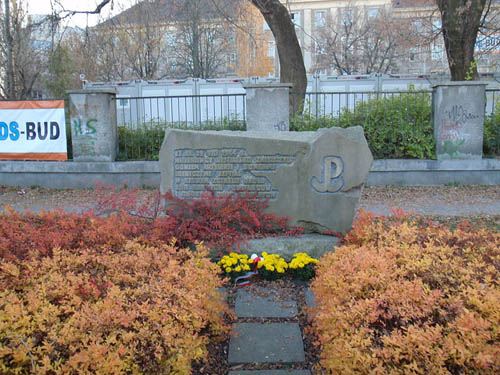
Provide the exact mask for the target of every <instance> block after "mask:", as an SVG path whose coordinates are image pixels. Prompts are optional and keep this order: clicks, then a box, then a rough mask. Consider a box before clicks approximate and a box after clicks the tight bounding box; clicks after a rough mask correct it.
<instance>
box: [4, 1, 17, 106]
mask: <svg viewBox="0 0 500 375" xmlns="http://www.w3.org/2000/svg"><path fill="white" fill-rule="evenodd" d="M9 2H10V1H9V0H4V14H3V16H4V28H3V31H4V38H5V39H4V41H5V45H4V48H5V50H6V51H5V55H6V58H7V64H6V65H7V73H6V90H5V97H6V98H7V99H14V96H15V93H14V63H13V56H14V40H13V38H12V32H11V29H10V12H11V9H10V5H9Z"/></svg>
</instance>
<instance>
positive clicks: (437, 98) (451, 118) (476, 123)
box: [433, 81, 486, 160]
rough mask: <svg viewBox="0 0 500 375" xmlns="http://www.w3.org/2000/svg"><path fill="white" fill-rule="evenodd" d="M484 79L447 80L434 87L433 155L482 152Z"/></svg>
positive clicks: (462, 155)
mask: <svg viewBox="0 0 500 375" xmlns="http://www.w3.org/2000/svg"><path fill="white" fill-rule="evenodd" d="M485 87H486V83H484V82H477V81H465V82H462V81H460V82H449V83H444V84H439V85H436V86H434V87H433V90H434V94H433V116H434V137H435V139H436V155H437V158H438V160H443V159H481V158H482V156H483V128H484V109H485V103H486V95H485Z"/></svg>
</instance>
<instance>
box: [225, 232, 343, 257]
mask: <svg viewBox="0 0 500 375" xmlns="http://www.w3.org/2000/svg"><path fill="white" fill-rule="evenodd" d="M338 243H339V239H338V238H337V237H335V236H325V235H322V234H316V233H311V234H304V235H302V236H300V237H266V238H255V239H251V240H249V241H247V243H246V244H245V243H241V244H240V247H239V251H240V252H241V253H243V254H249V255H250V254H253V253H255V254H258V255H260V254H261V253H262V252H263V251H266V252H268V253H269V254H278V255H280V256H281V257H283V258H285V259H287V260H289V259H292V258H293V255H294V254H296V253H307V254H308V255H309V256H311V257H313V258H316V259H319V258H321V257H322V256H323V255H324V254H326V253H327V252H333V251H335V246H337V245H338ZM234 248H235V250H238V249H237V245H235V246H234Z"/></svg>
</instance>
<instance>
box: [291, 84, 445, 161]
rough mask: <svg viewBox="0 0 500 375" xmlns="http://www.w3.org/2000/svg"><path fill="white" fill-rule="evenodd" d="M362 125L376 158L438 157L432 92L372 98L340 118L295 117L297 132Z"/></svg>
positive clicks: (293, 123) (294, 126)
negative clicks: (433, 123) (432, 113)
mask: <svg viewBox="0 0 500 375" xmlns="http://www.w3.org/2000/svg"><path fill="white" fill-rule="evenodd" d="M358 125H359V126H362V127H363V128H364V131H365V136H366V139H367V141H368V144H369V146H370V150H371V151H372V153H373V157H374V158H375V159H435V158H436V154H435V142H434V128H433V126H432V120H431V94H429V93H419V92H409V93H407V94H401V95H391V96H389V97H382V98H380V97H379V98H376V97H374V98H372V99H370V100H368V101H365V102H360V103H358V104H357V105H356V106H355V108H354V109H352V110H351V109H344V110H343V111H342V112H341V113H340V116H339V117H337V118H334V117H331V116H323V117H319V118H314V117H313V116H311V115H310V114H306V115H305V116H303V117H295V118H293V119H292V121H291V124H290V127H291V129H292V130H296V131H309V130H317V129H319V128H329V127H332V126H339V127H342V128H347V127H350V126H358Z"/></svg>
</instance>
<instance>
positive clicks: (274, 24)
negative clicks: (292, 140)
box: [251, 0, 307, 111]
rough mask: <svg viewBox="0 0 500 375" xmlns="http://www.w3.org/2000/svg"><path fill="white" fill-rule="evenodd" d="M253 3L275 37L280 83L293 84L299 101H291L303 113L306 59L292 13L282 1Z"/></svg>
mask: <svg viewBox="0 0 500 375" xmlns="http://www.w3.org/2000/svg"><path fill="white" fill-rule="evenodd" d="M251 2H252V4H253V5H255V6H256V7H257V9H258V10H259V11H260V12H261V13H262V16H264V19H265V20H266V22H267V24H268V25H269V28H270V29H271V31H272V33H273V35H274V39H275V41H276V45H277V47H278V57H279V62H280V81H281V82H282V83H292V84H293V92H294V93H295V95H296V99H297V100H295V101H294V98H292V97H290V101H291V103H292V104H293V106H294V107H295V110H296V111H302V108H303V104H304V97H305V93H306V88H307V76H306V68H305V66H304V57H303V56H302V50H301V48H300V45H299V41H298V39H297V34H296V33H295V25H294V23H293V22H292V19H291V16H290V13H289V12H288V9H287V8H286V7H285V6H284V5H283V4H281V2H280V0H251ZM292 108H293V107H292Z"/></svg>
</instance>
